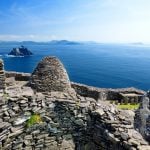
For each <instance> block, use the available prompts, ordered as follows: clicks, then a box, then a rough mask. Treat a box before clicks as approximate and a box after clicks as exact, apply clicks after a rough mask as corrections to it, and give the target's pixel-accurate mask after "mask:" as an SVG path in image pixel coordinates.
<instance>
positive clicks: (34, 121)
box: [27, 114, 42, 127]
mask: <svg viewBox="0 0 150 150" xmlns="http://www.w3.org/2000/svg"><path fill="white" fill-rule="evenodd" d="M39 123H42V118H41V116H40V115H38V114H33V115H32V116H31V118H30V119H29V120H28V121H27V127H31V126H33V125H34V124H39Z"/></svg>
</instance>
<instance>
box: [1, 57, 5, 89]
mask: <svg viewBox="0 0 150 150" xmlns="http://www.w3.org/2000/svg"><path fill="white" fill-rule="evenodd" d="M4 89H5V72H4V64H3V61H2V60H1V59H0V90H4Z"/></svg>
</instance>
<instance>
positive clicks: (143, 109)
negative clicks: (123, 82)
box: [135, 93, 150, 142]
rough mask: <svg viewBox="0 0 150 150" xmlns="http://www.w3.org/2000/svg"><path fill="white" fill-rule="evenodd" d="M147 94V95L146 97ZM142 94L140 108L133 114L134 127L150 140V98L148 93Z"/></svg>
mask: <svg viewBox="0 0 150 150" xmlns="http://www.w3.org/2000/svg"><path fill="white" fill-rule="evenodd" d="M147 96H148V97H147ZM147 96H146V95H145V96H143V98H142V101H141V105H140V108H139V109H138V110H137V111H136V115H135V128H136V129H137V130H139V132H140V133H141V134H142V135H143V137H144V138H145V139H146V140H147V141H149V142H150V100H149V97H150V95H149V93H148V95H147Z"/></svg>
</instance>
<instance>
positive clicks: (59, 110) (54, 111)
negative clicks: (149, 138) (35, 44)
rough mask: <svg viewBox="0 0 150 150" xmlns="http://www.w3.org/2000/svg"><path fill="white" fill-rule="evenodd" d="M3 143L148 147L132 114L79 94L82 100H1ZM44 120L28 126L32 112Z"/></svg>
mask: <svg viewBox="0 0 150 150" xmlns="http://www.w3.org/2000/svg"><path fill="white" fill-rule="evenodd" d="M0 108H1V109H0V118H1V120H0V145H1V149H3V150H10V149H12V150H20V149H22V150H27V149H28V150H31V149H32V150H40V149H42V150H43V149H45V150H65V149H67V150H75V149H76V150H100V149H102V150H135V149H139V150H148V149H149V148H150V147H149V145H148V143H147V142H146V141H145V140H144V139H143V138H142V136H141V135H140V134H139V133H138V132H137V131H136V130H134V126H133V118H132V117H133V116H129V114H126V113H125V112H122V111H119V110H117V109H116V108H115V107H114V106H113V105H111V104H109V105H107V104H105V103H103V102H102V103H99V104H97V103H96V102H95V101H94V99H91V98H84V97H80V103H77V102H75V101H74V100H69V99H55V98H53V97H50V96H48V95H47V96H45V95H43V94H41V93H36V95H34V96H32V97H31V96H25V95H24V96H21V97H18V98H15V97H13V98H9V99H7V100H4V99H1V103H0ZM33 112H34V113H38V114H40V116H41V117H42V121H43V122H42V123H39V124H35V125H33V126H31V127H26V120H28V119H29V118H30V116H31V114H32V113H33Z"/></svg>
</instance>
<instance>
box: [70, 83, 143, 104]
mask: <svg viewBox="0 0 150 150" xmlns="http://www.w3.org/2000/svg"><path fill="white" fill-rule="evenodd" d="M71 86H72V88H74V89H75V91H76V93H77V94H79V95H81V96H84V97H91V98H94V99H95V100H97V101H98V100H118V102H123V103H124V102H129V103H130V102H141V98H142V96H143V94H145V91H142V90H139V89H135V88H120V89H106V88H96V87H92V86H87V85H84V84H79V83H74V82H72V83H71Z"/></svg>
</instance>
